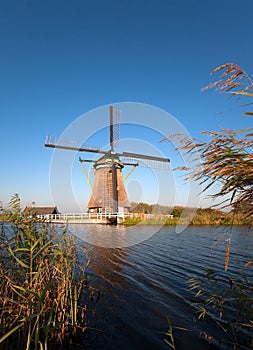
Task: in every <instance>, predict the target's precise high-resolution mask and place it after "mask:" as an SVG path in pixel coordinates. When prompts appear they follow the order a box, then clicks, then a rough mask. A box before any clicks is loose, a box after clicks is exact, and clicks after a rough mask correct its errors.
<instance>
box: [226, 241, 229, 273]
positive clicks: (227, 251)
mask: <svg viewBox="0 0 253 350" xmlns="http://www.w3.org/2000/svg"><path fill="white" fill-rule="evenodd" d="M229 254H230V238H229V239H228V245H227V249H226V256H225V271H227V270H228V262H229Z"/></svg>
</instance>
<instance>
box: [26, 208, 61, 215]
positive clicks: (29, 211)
mask: <svg viewBox="0 0 253 350" xmlns="http://www.w3.org/2000/svg"><path fill="white" fill-rule="evenodd" d="M47 214H59V211H58V209H57V207H29V206H27V207H26V208H25V209H24V211H23V215H25V216H26V215H47Z"/></svg>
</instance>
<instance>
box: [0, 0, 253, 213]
mask: <svg viewBox="0 0 253 350" xmlns="http://www.w3.org/2000/svg"><path fill="white" fill-rule="evenodd" d="M252 13H253V2H252V1H251V0H242V1H240V2H238V1H235V0H228V1H227V0H222V1H220V0H219V1H217V0H213V1H207V0H206V1H203V0H202V1H201V0H181V1H180V0H177V1H176V0H156V1H154V0H152V1H150V0H146V1H142V0H140V1H136V0H122V1H118V0H111V1H109V0H108V1H102V0H101V1H85V0H83V1H75V0H73V1H66V0H65V1H64V0H62V1H56V0H55V1H54V0H50V1H47V0H43V1H41V0H38V1H28V0H27V1H23V0H13V1H12V0H9V1H3V0H2V1H0V47H1V55H0V63H1V64H0V96H1V97H0V101H1V103H0V116H1V138H0V156H1V172H0V180H1V191H0V200H1V201H2V202H3V203H4V204H6V203H7V202H8V200H9V198H10V196H11V195H12V194H13V193H19V195H20V197H21V199H22V205H23V206H25V205H26V204H28V203H31V202H32V201H35V202H36V204H37V205H49V204H53V202H54V200H55V199H54V198H52V196H51V188H50V182H49V178H50V162H51V156H52V150H51V149H47V148H45V147H44V146H43V145H44V139H45V136H46V135H53V136H60V135H61V134H62V133H63V132H64V130H65V129H66V128H68V126H69V125H70V124H71V123H72V122H73V121H74V120H76V119H77V118H78V117H79V116H81V115H83V114H84V113H87V112H88V111H90V110H92V109H94V108H97V107H100V106H103V105H108V104H115V103H118V102H138V103H143V104H149V105H153V106H156V107H158V108H161V109H162V110H164V111H166V112H168V113H170V114H171V115H173V116H174V117H175V118H177V120H178V121H179V122H180V123H181V124H182V125H183V126H184V127H185V129H186V130H187V131H188V132H189V134H190V135H191V136H192V137H199V138H200V137H201V134H200V132H201V131H202V130H217V129H220V128H221V127H228V128H235V129H236V128H242V127H249V126H251V121H250V119H249V118H245V117H242V116H241V114H242V110H241V109H239V108H236V106H238V105H240V103H241V102H238V101H235V100H234V101H233V100H228V99H227V97H226V96H224V95H219V94H217V93H215V92H214V91H207V92H201V91H200V89H201V87H203V86H205V85H207V84H208V83H209V82H210V80H211V78H210V76H209V73H210V72H211V70H212V69H213V68H215V67H216V66H218V65H220V64H223V63H226V62H234V63H237V64H239V65H240V66H242V67H243V68H244V69H245V70H246V71H247V72H248V73H249V75H251V76H253V66H252V57H253V45H252V37H253V27H252ZM244 102H245V100H244ZM220 112H222V113H220ZM105 118H107V116H105ZM89 122H90V121H89ZM144 131H145V130H144ZM144 131H143V133H145V132H144ZM135 133H136V131H135V129H134V128H133V129H132V131H131V132H130V134H131V135H135ZM138 133H139V135H141V133H142V132H141V131H138ZM102 134H103V133H102ZM102 134H101V138H103V135H102ZM146 136H147V134H146ZM101 141H102V144H104V143H105V142H106V141H104V140H101ZM149 142H151V143H152V142H154V143H155V142H157V140H155V139H153V138H152V135H150V139H149ZM100 144H101V143H100ZM155 147H164V146H160V145H158V144H155ZM163 151H164V152H165V156H168V157H169V158H171V159H173V154H172V152H173V150H172V149H171V148H168V149H167V150H164V149H163ZM76 163H78V162H76ZM76 163H75V164H74V165H73V171H72V173H73V179H72V184H73V188H74V191H75V192H76V193H77V196H78V197H79V199H78V201H79V202H80V205H81V206H83V207H84V206H85V203H86V202H87V200H88V199H89V198H88V197H89V194H87V188H86V183H85V179H84V178H83V177H84V175H83V174H82V172H81V168H80V165H79V164H76ZM175 163H177V161H175ZM142 171H143V170H138V171H136V172H135V175H134V178H133V179H134V180H135V181H136V180H138V179H139V180H138V181H139V186H143V188H144V189H143V192H144V193H145V196H146V195H147V197H145V196H144V197H143V198H142V199H143V200H147V201H150V202H152V199H153V198H152V186H148V189H147V184H146V183H145V184H144V183H143V184H142V182H141V181H142V180H140V179H143V178H146V175H144V174H143V173H142ZM181 180H182V178H181V176H179V177H178V178H175V179H174V180H173V181H175V182H178V183H179V182H180V181H181ZM82 181H83V182H84V185H83V187H82V183H83V182H82ZM133 182H134V181H133ZM132 185H133V184H132ZM178 186H179V187H178V188H177V187H176V192H177V193H178V194H180V195H179V197H178V199H177V201H178V204H180V202H181V201H182V200H183V194H184V190H183V186H184V185H182V184H180V185H178ZM136 191H137V190H136V189H134V190H132V192H133V193H134V192H136ZM63 197H64V189H63ZM131 199H132V198H130V200H131ZM133 199H134V198H133ZM64 200H65V201H66V202H67V201H68V198H66V197H65V198H64ZM82 201H83V203H82ZM165 202H166V198H163V203H162V204H166V203H165ZM168 202H169V199H168ZM54 204H56V205H57V204H58V203H54ZM176 204H177V203H176ZM203 205H204V202H203ZM71 209H72V208H66V210H71ZM73 210H74V208H73Z"/></svg>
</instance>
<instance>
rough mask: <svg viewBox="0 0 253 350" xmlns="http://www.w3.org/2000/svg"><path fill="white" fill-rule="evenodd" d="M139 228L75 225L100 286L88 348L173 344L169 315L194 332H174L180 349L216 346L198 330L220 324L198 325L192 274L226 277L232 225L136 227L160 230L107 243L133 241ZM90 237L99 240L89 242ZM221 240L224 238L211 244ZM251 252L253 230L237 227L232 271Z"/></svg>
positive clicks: (95, 285) (90, 316)
mask: <svg viewBox="0 0 253 350" xmlns="http://www.w3.org/2000/svg"><path fill="white" fill-rule="evenodd" d="M132 230H133V228H132V229H131V231H127V229H126V228H125V227H113V226H106V225H72V226H69V231H70V232H72V233H74V234H75V235H76V236H77V238H78V239H79V240H78V242H79V245H78V249H79V250H80V254H81V252H82V250H83V247H85V248H86V249H87V251H88V257H89V259H90V263H89V267H88V272H89V274H90V285H91V286H92V287H93V288H94V290H95V297H94V300H93V302H92V305H91V306H90V310H89V312H88V324H89V326H90V327H94V328H96V329H97V330H98V331H90V332H88V333H87V339H86V342H87V344H88V349H95V350H96V349H109V350H118V349H126V350H128V349H134V350H137V349H138V350H139V349H140V350H142V349H146V350H149V349H154V350H156V349H169V347H168V345H166V343H165V342H164V338H165V332H166V331H167V328H168V327H167V326H168V324H167V321H166V317H169V319H170V320H171V322H172V324H173V326H178V327H184V328H187V329H188V331H179V330H175V333H174V335H175V342H176V349H179V350H184V349H187V350H189V349H197V350H199V349H209V347H208V344H207V343H206V342H205V341H204V340H203V339H202V338H201V337H200V336H199V334H200V332H201V331H207V330H208V331H210V330H212V331H214V330H215V328H213V327H214V325H212V324H206V325H201V326H200V325H198V324H197V325H195V327H194V324H193V319H194V317H195V311H196V310H195V309H194V307H193V306H192V302H193V293H192V292H190V291H189V290H188V284H187V280H188V279H189V277H191V276H192V275H196V276H202V275H203V271H204V270H205V269H209V268H211V269H214V270H215V271H218V272H219V274H220V276H221V277H223V276H224V257H225V251H226V246H227V241H226V239H227V238H228V237H229V235H228V233H227V231H228V228H226V227H224V228H217V229H216V228H214V227H210V226H207V227H188V228H187V229H186V230H185V231H183V232H182V233H175V228H174V227H163V228H161V229H160V230H159V231H158V232H156V231H157V227H156V226H146V227H145V226H140V225H136V226H135V227H134V230H135V234H138V235H140V236H143V237H144V236H145V234H146V233H145V230H149V231H150V230H153V232H156V233H155V234H154V235H153V236H152V235H151V237H150V238H148V239H147V240H145V241H144V242H142V243H139V244H136V245H133V246H130V247H125V248H106V246H109V245H110V240H112V239H113V240H115V239H116V240H117V241H120V240H121V239H122V237H124V239H130V240H131V237H128V235H131V234H132V232H133V231H132ZM128 232H129V233H128ZM148 235H149V236H150V232H149V233H148ZM91 239H94V242H95V243H96V244H99V245H91V244H88V243H86V241H87V240H88V241H89V242H91ZM217 239H220V242H219V244H217V245H216V246H215V247H214V248H213V249H212V248H211V246H212V245H213V243H214V242H215V241H217ZM101 245H103V246H105V247H101ZM252 251H253V235H252V233H250V232H249V231H248V229H247V228H246V227H236V228H234V229H233V231H232V234H231V254H230V266H229V269H230V272H231V273H232V274H233V273H235V272H236V271H238V269H240V268H242V267H243V265H244V264H245V263H246V262H247V261H249V260H250V259H252ZM200 327H202V328H200ZM203 327H204V328H203ZM205 327H206V328H205ZM215 332H216V336H217V338H218V336H219V334H218V333H217V330H215Z"/></svg>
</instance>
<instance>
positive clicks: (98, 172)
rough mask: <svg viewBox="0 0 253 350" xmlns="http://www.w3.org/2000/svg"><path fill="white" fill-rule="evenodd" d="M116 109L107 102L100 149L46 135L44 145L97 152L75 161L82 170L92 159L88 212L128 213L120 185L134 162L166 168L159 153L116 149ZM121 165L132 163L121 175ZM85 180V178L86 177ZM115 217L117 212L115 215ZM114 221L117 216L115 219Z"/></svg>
mask: <svg viewBox="0 0 253 350" xmlns="http://www.w3.org/2000/svg"><path fill="white" fill-rule="evenodd" d="M119 112H120V111H119V109H118V108H115V107H113V106H110V148H109V150H104V149H101V148H99V147H94V146H90V145H87V144H82V145H81V146H80V145H79V144H78V143H75V142H73V141H71V142H70V141H65V140H61V139H57V138H55V137H52V136H47V138H46V142H45V147H52V148H58V149H65V150H72V151H79V152H87V153H97V154H99V155H101V156H100V158H98V159H97V160H91V159H82V158H81V157H79V161H80V163H81V164H82V166H83V168H84V170H85V167H84V163H85V162H92V163H94V164H93V169H94V170H95V178H94V184H93V186H92V194H91V197H90V200H89V202H88V205H87V207H88V210H89V212H90V213H93V212H100V213H103V214H110V215H111V214H113V215H115V214H118V213H119V212H122V211H123V212H124V213H128V212H129V209H130V204H129V201H128V197H127V193H126V190H125V186H124V180H125V179H126V178H127V177H128V176H129V175H130V174H131V173H132V171H133V170H134V169H135V168H136V167H137V166H142V167H152V168H158V169H168V168H169V162H170V160H169V159H167V158H163V157H156V156H151V155H145V154H139V153H132V152H117V151H116V149H117V146H118V144H119ZM125 166H132V169H131V170H130V172H129V174H128V175H127V176H126V177H125V179H123V177H122V169H123V168H124V167H125ZM88 181H89V179H88ZM115 217H116V218H117V215H116V216H115ZM116 221H117V220H116Z"/></svg>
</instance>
